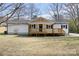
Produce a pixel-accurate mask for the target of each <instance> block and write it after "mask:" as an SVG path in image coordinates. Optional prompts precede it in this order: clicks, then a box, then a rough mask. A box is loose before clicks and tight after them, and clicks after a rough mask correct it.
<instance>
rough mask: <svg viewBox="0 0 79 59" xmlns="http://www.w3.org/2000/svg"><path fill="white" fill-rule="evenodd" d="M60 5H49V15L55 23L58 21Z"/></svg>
mask: <svg viewBox="0 0 79 59" xmlns="http://www.w3.org/2000/svg"><path fill="white" fill-rule="evenodd" d="M61 10H62V4H59V3H52V4H50V5H49V14H50V15H51V17H52V18H54V19H55V20H56V21H59V16H60V15H61Z"/></svg>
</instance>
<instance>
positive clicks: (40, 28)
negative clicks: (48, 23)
mask: <svg viewBox="0 0 79 59" xmlns="http://www.w3.org/2000/svg"><path fill="white" fill-rule="evenodd" d="M42 29H43V24H39V32H42Z"/></svg>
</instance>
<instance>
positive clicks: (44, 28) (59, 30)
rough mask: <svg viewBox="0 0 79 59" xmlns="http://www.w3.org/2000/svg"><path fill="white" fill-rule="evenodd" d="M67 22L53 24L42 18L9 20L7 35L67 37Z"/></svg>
mask: <svg viewBox="0 0 79 59" xmlns="http://www.w3.org/2000/svg"><path fill="white" fill-rule="evenodd" d="M68 29H69V27H68V23H67V22H54V21H52V20H48V19H45V18H43V17H37V18H35V19H33V20H9V21H8V22H7V32H8V34H28V35H41V34H44V35H48V34H51V35H54V34H57V35H67V34H68Z"/></svg>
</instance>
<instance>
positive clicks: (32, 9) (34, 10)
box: [27, 3, 40, 19]
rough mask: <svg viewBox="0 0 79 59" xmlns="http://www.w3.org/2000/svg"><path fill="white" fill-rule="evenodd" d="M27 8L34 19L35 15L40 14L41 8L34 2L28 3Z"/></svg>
mask: <svg viewBox="0 0 79 59" xmlns="http://www.w3.org/2000/svg"><path fill="white" fill-rule="evenodd" d="M27 10H28V11H27V13H28V15H29V16H30V19H32V18H33V17H34V16H38V15H39V14H40V12H39V9H38V8H37V7H36V5H35V4H33V3H31V4H28V8H27Z"/></svg>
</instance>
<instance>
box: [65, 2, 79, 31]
mask: <svg viewBox="0 0 79 59" xmlns="http://www.w3.org/2000/svg"><path fill="white" fill-rule="evenodd" d="M64 10H65V11H66V15H68V16H69V17H70V19H72V20H73V21H74V24H75V26H76V31H77V32H79V4H78V3H67V4H64Z"/></svg>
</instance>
